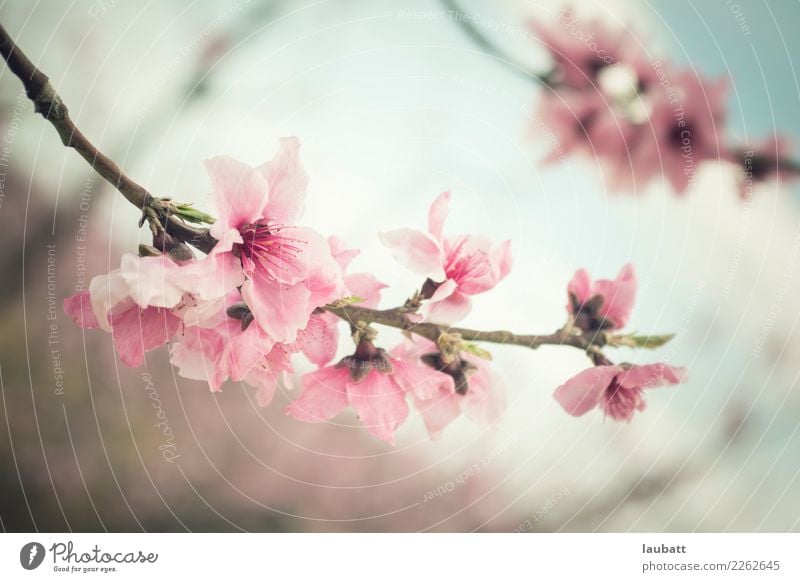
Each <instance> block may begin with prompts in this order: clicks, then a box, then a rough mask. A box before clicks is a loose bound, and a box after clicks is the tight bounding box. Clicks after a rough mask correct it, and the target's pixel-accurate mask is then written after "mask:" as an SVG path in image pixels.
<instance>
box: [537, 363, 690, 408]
mask: <svg viewBox="0 0 800 582" xmlns="http://www.w3.org/2000/svg"><path fill="white" fill-rule="evenodd" d="M685 379H686V370H685V368H676V367H673V366H668V365H667V364H648V365H645V366H634V365H631V364H620V365H616V366H615V365H601V366H595V367H594V368H589V369H587V370H584V371H583V372H580V373H579V374H577V375H576V376H574V377H572V378H571V379H569V380H567V382H565V383H564V384H562V385H561V386H559V387H558V388H556V391H555V392H554V393H553V397H554V398H555V399H556V401H557V402H558V403H559V404H560V405H561V406H562V407H563V408H564V410H565V411H566V412H567V413H568V414H571V415H572V416H583V415H584V414H586V413H587V412H589V411H590V410H592V409H594V408H600V409H601V410H602V411H603V412H604V413H605V415H606V416H609V417H611V418H612V419H614V420H624V421H630V419H631V418H632V416H633V414H634V412H636V411H637V410H638V411H642V410H644V409H645V406H646V403H645V400H644V390H645V389H649V388H658V387H660V386H665V385H668V384H678V383H680V382H683V381H685Z"/></svg>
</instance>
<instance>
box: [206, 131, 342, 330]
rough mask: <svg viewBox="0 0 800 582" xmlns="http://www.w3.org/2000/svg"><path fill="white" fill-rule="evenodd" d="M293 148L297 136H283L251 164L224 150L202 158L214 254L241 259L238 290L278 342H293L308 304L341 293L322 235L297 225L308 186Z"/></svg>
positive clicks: (308, 311)
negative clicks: (213, 214) (209, 187)
mask: <svg viewBox="0 0 800 582" xmlns="http://www.w3.org/2000/svg"><path fill="white" fill-rule="evenodd" d="M299 149H300V145H299V142H298V141H297V139H296V138H284V139H282V140H281V141H280V150H279V152H278V155H277V156H275V158H273V159H272V160H270V161H269V162H267V163H266V164H263V165H261V166H259V167H257V168H252V167H250V166H248V165H246V164H243V163H241V162H238V161H236V160H234V159H232V158H229V157H224V156H220V157H216V158H212V159H211V160H208V161H207V162H206V168H207V169H208V172H209V174H210V176H211V181H212V183H213V186H214V203H215V207H216V210H217V221H216V222H215V223H214V224H213V226H212V227H211V234H212V235H213V236H214V237H215V238H216V239H217V240H218V241H219V242H218V243H217V245H216V246H215V247H214V250H213V251H212V255H218V254H233V255H235V256H237V257H239V258H240V259H241V268H242V270H243V272H244V274H245V276H246V279H247V280H246V281H245V282H244V284H243V285H242V289H241V290H242V296H243V297H244V300H245V302H246V303H247V306H248V307H249V308H250V309H251V310H252V312H253V314H254V315H255V320H256V322H257V323H258V325H260V326H261V327H262V329H263V330H264V331H265V332H266V333H267V335H269V336H270V337H271V338H272V339H273V340H274V341H276V342H293V341H295V339H296V338H297V333H298V331H300V330H301V329H303V328H304V327H306V325H307V324H308V321H309V318H310V316H311V313H312V312H313V311H314V309H315V308H317V307H320V306H322V305H325V304H327V303H329V302H330V301H332V300H334V299H337V298H339V297H340V296H341V293H342V280H341V270H340V268H339V265H338V264H337V262H336V261H335V260H334V258H333V257H332V255H331V250H330V247H329V245H328V242H327V241H326V240H325V239H324V238H323V237H322V236H321V235H320V234H319V233H317V232H316V231H314V230H312V229H310V228H305V227H300V226H295V223H296V221H297V220H298V218H299V217H300V215H301V214H302V211H303V204H304V200H305V193H306V187H307V185H308V177H307V176H306V173H305V171H304V170H303V168H302V166H301V165H300V161H299V156H298V152H299Z"/></svg>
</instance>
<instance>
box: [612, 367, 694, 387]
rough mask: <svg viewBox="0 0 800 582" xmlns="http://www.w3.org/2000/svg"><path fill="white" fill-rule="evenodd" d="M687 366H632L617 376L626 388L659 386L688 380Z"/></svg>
mask: <svg viewBox="0 0 800 582" xmlns="http://www.w3.org/2000/svg"><path fill="white" fill-rule="evenodd" d="M686 376H687V374H686V368H676V367H673V366H669V365H667V364H663V363H659V364H647V365H645V366H631V367H630V368H628V369H627V370H623V371H622V372H620V374H619V375H618V376H617V382H619V383H620V384H621V385H622V386H624V387H625V388H658V387H660V386H664V385H666V384H680V383H681V382H684V381H685V380H686Z"/></svg>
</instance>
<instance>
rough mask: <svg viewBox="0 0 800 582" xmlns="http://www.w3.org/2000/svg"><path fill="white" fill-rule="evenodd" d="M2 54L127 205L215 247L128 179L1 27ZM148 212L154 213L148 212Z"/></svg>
mask: <svg viewBox="0 0 800 582" xmlns="http://www.w3.org/2000/svg"><path fill="white" fill-rule="evenodd" d="M0 54H2V56H3V59H5V61H6V63H8V68H9V69H10V70H11V72H12V73H14V74H15V75H16V76H17V77H19V79H20V81H22V84H23V86H24V87H25V94H26V95H27V96H28V98H29V99H30V100H31V101H33V105H34V110H35V111H36V112H37V113H41V115H42V117H44V118H45V119H46V120H47V121H49V122H50V123H51V124H52V125H53V127H55V129H56V131H57V132H58V135H59V137H60V138H61V143H63V144H64V145H65V146H66V147H68V148H72V149H74V150H75V151H76V152H78V153H79V154H80V156H81V157H82V158H83V159H84V160H86V161H87V162H88V164H89V165H90V166H91V167H92V168H94V170H95V171H96V172H97V173H98V174H100V176H101V177H102V178H104V179H105V180H106V181H107V182H108V183H110V184H111V185H112V186H114V188H116V189H117V190H118V191H119V192H120V194H122V195H123V196H124V197H125V198H126V199H127V200H128V202H130V203H131V204H133V205H134V206H136V207H137V208H139V209H140V210H141V211H142V212H143V213H145V215H146V216H147V218H148V219H149V220H152V219H153V218H157V219H158V220H159V221H161V224H162V225H163V227H164V228H165V229H166V230H167V232H169V233H170V234H172V235H173V236H175V237H177V238H179V239H180V240H182V241H183V242H187V243H189V244H192V245H193V246H195V247H196V248H198V249H199V250H201V251H203V252H205V253H208V252H209V251H210V250H211V249H212V248H214V245H215V244H216V240H215V239H214V238H213V237H212V236H211V235H210V234H209V232H208V229H202V228H196V227H193V226H190V225H188V224H185V223H183V222H182V221H180V220H178V219H177V218H175V217H174V216H169V212H168V211H167V207H166V206H164V205H163V204H161V203H160V201H159V200H158V199H157V198H155V197H154V196H153V195H151V194H150V193H149V192H148V191H147V190H146V189H145V188H144V187H143V186H141V185H140V184H138V183H136V182H135V181H133V180H132V179H131V178H129V177H128V176H126V175H125V173H124V172H123V171H122V170H121V169H120V167H119V166H117V164H115V163H114V162H113V161H112V160H111V159H110V158H109V157H108V156H106V155H105V154H103V153H102V152H101V151H100V150H98V149H97V148H96V147H95V146H94V144H92V142H90V141H89V139H88V138H87V137H86V136H85V135H83V133H82V132H81V131H80V129H78V127H77V126H76V125H75V123H74V122H73V121H72V119H71V118H70V116H69V110H68V109H67V106H66V105H65V104H64V102H63V101H62V99H61V97H60V96H59V95H58V93H56V91H55V89H53V86H52V85H51V84H50V79H49V78H48V77H47V75H45V74H44V73H43V72H42V71H40V70H39V69H38V68H37V67H36V66H35V65H34V64H33V63H32V62H31V61H30V59H29V58H28V57H27V56H26V55H25V53H23V52H22V50H20V48H19V47H18V46H17V45H16V44H15V43H14V41H13V40H12V39H11V37H10V36H9V35H8V32H6V29H5V28H4V27H3V26H2V25H0ZM148 209H149V210H151V212H152V214H151V213H148V212H147V211H148Z"/></svg>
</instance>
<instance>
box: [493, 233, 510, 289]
mask: <svg viewBox="0 0 800 582" xmlns="http://www.w3.org/2000/svg"><path fill="white" fill-rule="evenodd" d="M513 264H514V259H513V258H512V256H511V241H510V240H507V241H504V242H503V243H501V244H500V246H498V247H497V248H496V249H495V250H494V251H492V267H493V268H494V269H496V271H497V280H496V283H499V282H500V281H502V280H503V279H505V278H506V277H507V276H508V274H509V273H510V272H511V267H512V266H513Z"/></svg>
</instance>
